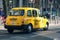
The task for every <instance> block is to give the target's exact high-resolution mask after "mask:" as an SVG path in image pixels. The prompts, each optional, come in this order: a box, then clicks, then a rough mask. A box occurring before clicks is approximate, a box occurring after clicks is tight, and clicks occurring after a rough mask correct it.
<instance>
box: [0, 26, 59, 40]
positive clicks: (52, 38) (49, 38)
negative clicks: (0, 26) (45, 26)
mask: <svg viewBox="0 0 60 40" xmlns="http://www.w3.org/2000/svg"><path fill="white" fill-rule="evenodd" d="M52 27H53V26H52ZM57 27H59V26H57ZM59 38H60V28H52V29H51V28H49V30H48V31H42V30H38V31H35V32H32V33H25V32H21V31H16V30H15V31H14V33H13V34H9V33H8V32H7V30H0V40H59Z"/></svg>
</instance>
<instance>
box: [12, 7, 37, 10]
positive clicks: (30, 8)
mask: <svg viewBox="0 0 60 40" xmlns="http://www.w3.org/2000/svg"><path fill="white" fill-rule="evenodd" d="M19 9H24V10H27V9H29V10H33V9H34V10H38V8H32V7H15V8H12V10H19Z"/></svg>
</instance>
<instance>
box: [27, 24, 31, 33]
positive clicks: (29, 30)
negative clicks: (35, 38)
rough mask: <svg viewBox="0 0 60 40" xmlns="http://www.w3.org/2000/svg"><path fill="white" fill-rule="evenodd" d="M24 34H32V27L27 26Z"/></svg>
mask: <svg viewBox="0 0 60 40" xmlns="http://www.w3.org/2000/svg"><path fill="white" fill-rule="evenodd" d="M26 32H28V33H30V32H32V25H30V24H29V25H27V30H26Z"/></svg>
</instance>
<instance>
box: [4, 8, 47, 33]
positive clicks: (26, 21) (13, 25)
mask: <svg viewBox="0 0 60 40" xmlns="http://www.w3.org/2000/svg"><path fill="white" fill-rule="evenodd" d="M39 14H40V11H39V9H37V8H29V7H20V8H12V9H11V12H10V13H8V14H7V17H6V22H5V28H7V29H8V32H10V33H11V32H12V31H13V29H24V30H25V29H26V28H28V27H27V25H31V28H32V29H40V28H46V25H47V24H48V19H47V18H44V17H39ZM28 29H29V28H28Z"/></svg>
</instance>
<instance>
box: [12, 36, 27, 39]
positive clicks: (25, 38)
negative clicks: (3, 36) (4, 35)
mask: <svg viewBox="0 0 60 40" xmlns="http://www.w3.org/2000/svg"><path fill="white" fill-rule="evenodd" d="M11 38H22V39H28V38H26V37H21V36H15V37H11Z"/></svg>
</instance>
